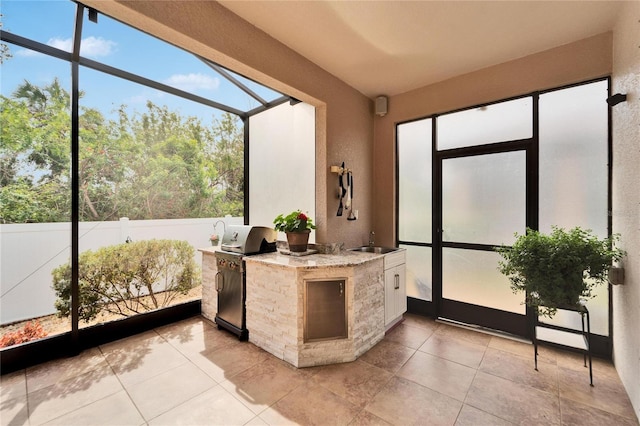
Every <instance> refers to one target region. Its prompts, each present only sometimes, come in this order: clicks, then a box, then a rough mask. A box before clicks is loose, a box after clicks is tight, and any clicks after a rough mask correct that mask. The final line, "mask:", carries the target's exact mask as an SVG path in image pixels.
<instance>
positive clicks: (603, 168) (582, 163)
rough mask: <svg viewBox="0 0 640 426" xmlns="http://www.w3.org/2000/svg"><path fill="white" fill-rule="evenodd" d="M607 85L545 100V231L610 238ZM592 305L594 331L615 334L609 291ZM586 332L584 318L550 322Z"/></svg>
mask: <svg viewBox="0 0 640 426" xmlns="http://www.w3.org/2000/svg"><path fill="white" fill-rule="evenodd" d="M607 96H608V89H607V81H598V82H595V83H589V84H585V85H581V86H576V87H571V88H568V89H562V90H557V91H553V92H550V93H545V94H543V95H541V96H540V214H539V218H540V230H541V231H542V232H550V231H551V226H552V225H556V226H559V227H562V228H565V229H570V228H573V227H575V226H580V227H582V228H585V229H591V230H592V231H593V232H594V234H596V235H598V236H599V237H601V238H604V237H606V236H607V222H608V217H607V214H608V213H607V209H608V201H607V193H608V168H607V158H608V152H607V151H608V114H607V103H606V102H605V100H606V98H607ZM595 294H596V297H595V298H594V299H591V300H589V301H588V303H587V307H588V308H589V313H590V315H591V331H592V332H593V333H596V334H600V335H603V336H607V335H609V289H608V286H606V285H603V286H600V287H598V288H597V290H596V291H595ZM548 322H551V323H552V324H556V325H562V326H565V327H570V328H574V329H580V327H581V322H580V316H579V315H577V314H575V313H571V312H559V313H558V315H556V317H555V318H554V319H553V320H551V321H548Z"/></svg>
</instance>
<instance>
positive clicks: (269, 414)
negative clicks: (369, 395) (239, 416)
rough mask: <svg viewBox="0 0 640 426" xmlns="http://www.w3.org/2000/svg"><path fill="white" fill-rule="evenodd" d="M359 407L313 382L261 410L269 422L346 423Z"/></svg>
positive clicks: (305, 423) (279, 423)
mask: <svg viewBox="0 0 640 426" xmlns="http://www.w3.org/2000/svg"><path fill="white" fill-rule="evenodd" d="M359 412H360V409H359V408H358V407H356V406H355V405H353V404H352V403H350V402H349V401H347V400H345V399H343V398H341V397H339V396H338V395H336V394H334V393H332V392H330V391H329V390H327V389H325V388H323V387H322V386H320V385H318V384H315V383H311V382H309V383H306V384H304V385H302V386H299V387H297V388H296V389H295V390H293V391H292V392H291V393H289V394H288V395H287V396H285V397H284V398H282V399H281V400H279V401H278V402H276V403H275V404H273V405H272V406H271V407H269V408H267V409H266V410H264V411H263V412H262V413H260V418H261V419H262V420H264V421H265V422H266V423H267V424H270V425H286V424H300V425H310V426H311V425H322V426H325V425H346V424H349V422H351V421H352V420H353V419H354V418H355V417H356V415H357V414H358V413H359Z"/></svg>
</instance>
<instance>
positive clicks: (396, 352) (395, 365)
mask: <svg viewBox="0 0 640 426" xmlns="http://www.w3.org/2000/svg"><path fill="white" fill-rule="evenodd" d="M415 352H416V351H415V349H411V348H408V347H406V346H403V345H401V344H399V343H395V342H389V341H387V340H382V341H381V342H379V343H378V344H377V345H375V346H374V347H373V348H371V349H369V351H367V352H366V353H364V354H363V355H362V356H361V357H360V358H359V359H360V360H361V361H364V362H366V363H368V364H371V365H375V366H376V367H379V368H382V369H383V370H387V371H388V372H390V373H395V372H396V371H398V370H399V369H400V367H402V366H403V365H404V363H405V362H407V361H408V360H409V358H411V355H413V354H414V353H415Z"/></svg>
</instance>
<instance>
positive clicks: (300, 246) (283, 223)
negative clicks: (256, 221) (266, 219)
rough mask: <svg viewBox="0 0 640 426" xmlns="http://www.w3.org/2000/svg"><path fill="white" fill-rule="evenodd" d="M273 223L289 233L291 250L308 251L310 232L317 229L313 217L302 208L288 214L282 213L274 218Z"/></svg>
mask: <svg viewBox="0 0 640 426" xmlns="http://www.w3.org/2000/svg"><path fill="white" fill-rule="evenodd" d="M273 224H274V225H275V229H276V230H277V231H281V232H284V233H285V234H287V242H288V243H289V250H290V251H292V252H304V251H307V245H308V243H309V234H310V233H311V230H312V229H316V227H315V225H314V224H313V219H311V218H310V217H309V216H307V215H306V214H304V213H302V211H300V210H296V211H293V212H291V213H289V214H288V215H286V216H285V215H284V214H280V215H278V216H277V217H276V218H275V219H274V220H273Z"/></svg>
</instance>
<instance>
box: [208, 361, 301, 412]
mask: <svg viewBox="0 0 640 426" xmlns="http://www.w3.org/2000/svg"><path fill="white" fill-rule="evenodd" d="M307 380H309V374H308V373H306V372H305V371H304V370H298V369H296V368H295V367H290V366H287V365H285V363H284V362H283V361H280V360H279V359H276V358H275V357H269V358H267V359H265V360H264V361H263V362H261V363H258V364H256V365H254V366H252V367H250V368H248V369H246V370H244V371H242V372H241V373H239V374H236V375H235V376H233V377H231V378H230V379H229V380H225V381H223V382H222V383H220V385H221V386H222V387H223V388H225V389H226V390H227V391H228V392H229V393H230V394H232V395H235V396H236V398H238V399H239V400H240V402H242V403H243V404H244V405H245V406H246V407H248V408H249V409H250V410H251V411H253V412H254V413H255V414H258V413H260V412H262V411H264V409H265V408H267V407H269V406H270V405H272V404H273V403H275V402H276V401H278V400H279V399H281V398H282V397H284V396H285V395H287V394H288V393H289V392H291V391H292V390H293V389H295V388H297V387H298V386H300V385H302V384H303V383H305V382H306V381H307Z"/></svg>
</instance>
